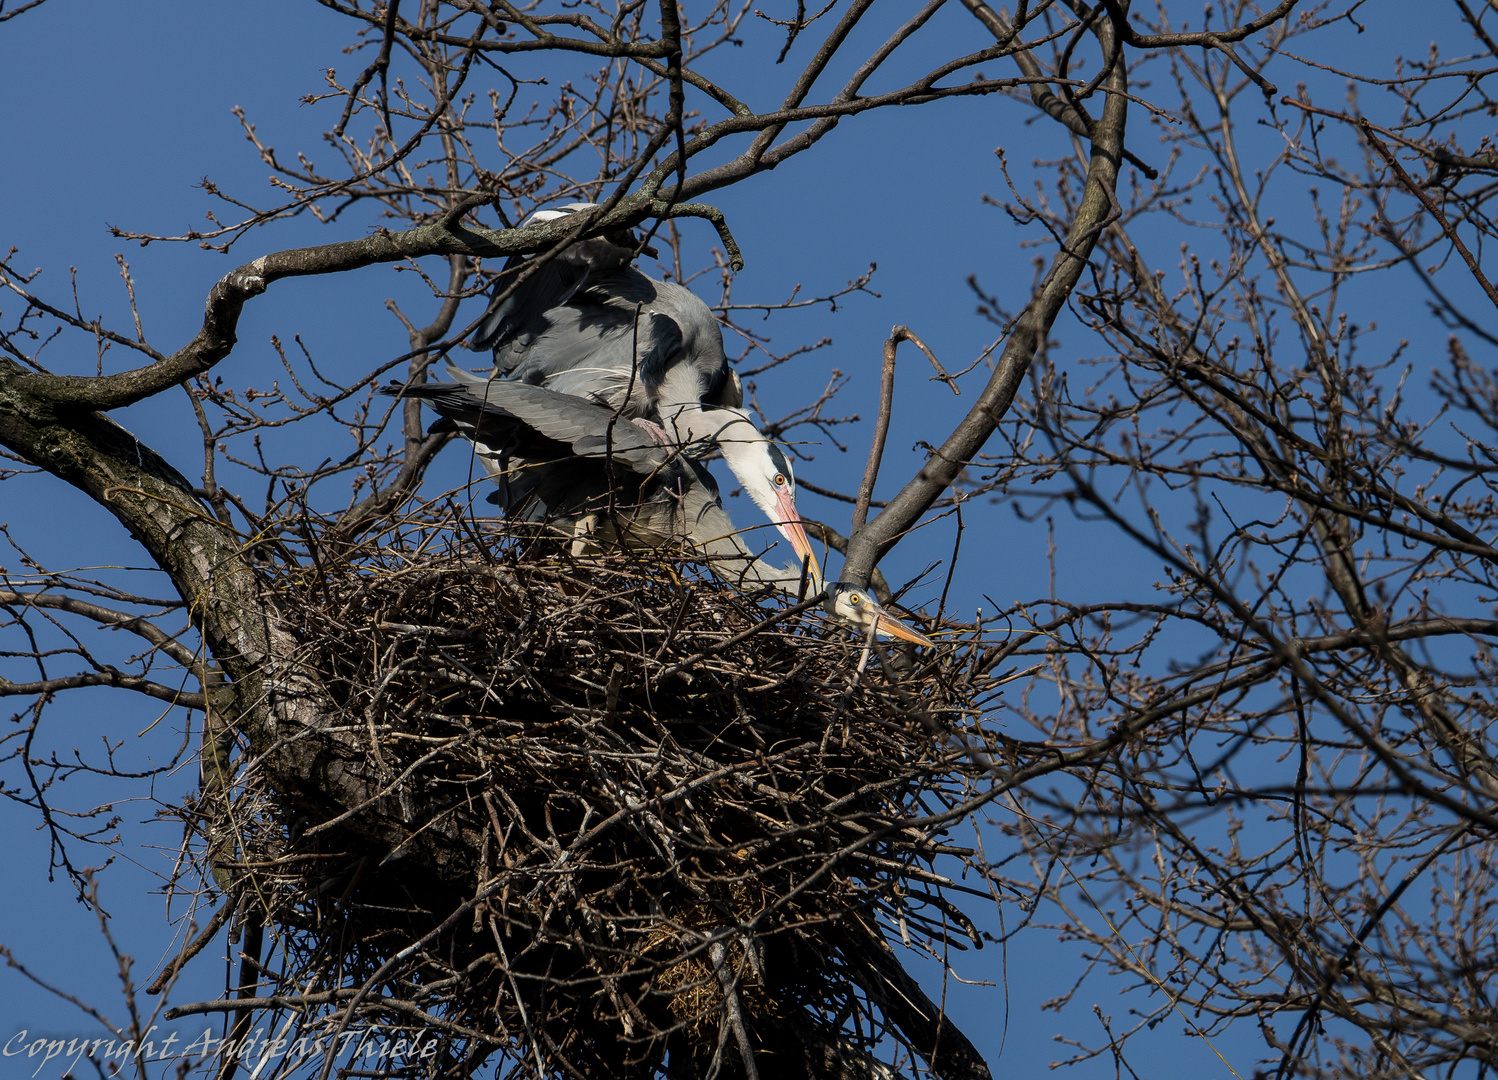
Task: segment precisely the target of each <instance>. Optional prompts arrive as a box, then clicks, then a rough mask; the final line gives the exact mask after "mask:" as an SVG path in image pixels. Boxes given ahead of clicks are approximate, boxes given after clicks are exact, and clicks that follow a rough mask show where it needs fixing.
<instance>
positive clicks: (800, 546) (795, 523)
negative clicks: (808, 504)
mask: <svg viewBox="0 0 1498 1080" xmlns="http://www.w3.org/2000/svg"><path fill="white" fill-rule="evenodd" d="M775 503H776V507H777V509H778V510H779V511H780V520H779V521H778V522H776V524H775V527H776V528H777V529H779V530H780V532H781V535H782V536H784V537H785V538H786V539H787V540H789V541H790V542H791V548H792V549H793V550H794V551H795V552H796V559H797V560H798V561H799V562H801V563H804V564H806V565H807V567H808V569H807V573H808V574H809V575H810V576H811V587H812V589H813V590H817V589H820V588H821V587H822V568H821V567H820V566H819V565H817V553H816V551H815V549H813V548H812V546H811V537H809V536H807V535H806V527H805V526H804V525H802V524H801V515H800V514H798V513H797V512H796V497H795V496H794V495H791V494H790V493H789V492H785V491H780V492H776V494H775Z"/></svg>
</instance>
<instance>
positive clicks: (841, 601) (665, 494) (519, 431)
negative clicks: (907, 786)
mask: <svg viewBox="0 0 1498 1080" xmlns="http://www.w3.org/2000/svg"><path fill="white" fill-rule="evenodd" d="M382 392H383V393H387V394H392V395H400V396H405V397H416V398H420V399H421V400H423V401H425V402H427V404H428V405H430V406H431V407H432V408H433V409H434V410H436V411H437V412H438V413H439V414H441V415H442V416H443V417H444V419H445V420H447V421H448V422H449V423H451V424H453V425H454V426H455V427H456V428H457V429H458V430H459V431H460V432H462V434H463V435H465V436H466V437H467V438H468V439H469V440H471V441H472V442H473V444H474V447H475V451H476V453H477V454H478V455H479V457H480V460H482V461H483V462H484V464H485V467H486V469H488V470H489V471H490V472H491V473H492V474H494V475H496V477H497V478H498V479H499V480H500V481H501V483H500V490H499V492H497V493H496V494H497V495H498V496H499V498H497V499H496V500H495V501H497V502H499V503H500V505H501V506H502V507H503V508H504V510H505V512H506V514H507V516H510V517H512V518H516V519H519V520H531V521H546V522H549V523H550V524H552V525H553V526H554V527H557V528H559V529H560V530H561V531H563V532H564V534H567V535H572V536H574V537H579V536H582V535H587V536H590V537H592V538H594V539H595V540H600V541H603V542H609V543H618V544H620V545H622V546H625V547H637V548H639V547H659V546H662V545H664V544H668V543H679V544H684V545H686V546H689V547H691V548H692V549H694V550H695V551H697V552H699V553H700V554H701V555H702V556H703V557H704V558H705V559H706V560H707V562H708V564H709V566H710V567H711V569H712V570H713V572H714V573H715V574H717V575H718V576H719V577H721V578H723V579H725V580H727V581H730V582H733V583H734V584H737V585H739V586H740V587H750V586H760V585H766V586H771V587H774V588H777V589H781V590H784V591H786V592H789V593H791V594H793V595H801V594H803V593H804V592H805V590H806V589H807V588H810V590H811V591H812V592H817V591H821V590H822V589H823V588H824V585H823V582H822V579H821V572H820V569H819V568H818V567H817V563H816V558H815V554H814V553H813V551H812V548H811V543H810V540H809V539H808V538H807V536H806V530H805V529H804V527H802V525H801V520H800V517H799V515H796V514H795V508H794V503H791V504H790V507H789V510H788V518H787V520H783V521H781V522H779V523H778V525H777V527H778V528H780V529H781V531H782V532H784V533H785V534H786V536H787V538H788V539H790V540H791V543H792V546H793V547H794V548H795V550H796V553H797V554H798V555H799V556H800V557H801V560H802V561H801V565H800V566H789V567H773V566H770V565H768V564H767V563H765V562H764V561H763V560H762V559H760V558H759V557H758V556H756V555H755V554H754V553H753V552H752V551H750V550H749V548H748V547H747V546H746V545H745V544H744V542H743V540H742V539H741V538H740V530H738V529H737V528H736V527H735V526H734V524H733V522H732V520H731V519H730V518H729V517H728V514H727V513H726V512H725V511H724V509H723V504H722V501H721V499H720V498H719V494H718V485H717V484H716V483H715V482H714V481H713V478H712V475H711V474H710V473H709V472H708V471H707V468H706V467H705V466H704V465H703V464H702V463H701V462H700V461H698V460H697V457H698V456H699V455H700V453H701V452H702V451H704V450H706V449H707V444H708V443H709V442H710V441H714V440H717V442H718V445H719V446H720V447H722V448H723V449H724V457H725V459H727V460H729V461H730V463H732V461H733V458H731V457H729V454H730V453H731V452H732V451H730V450H729V447H734V446H735V445H736V440H734V439H732V438H728V441H727V442H726V443H725V442H724V441H722V440H723V439H724V438H725V437H726V435H727V433H726V432H724V431H723V430H721V429H719V430H716V431H715V432H714V433H712V434H710V435H707V436H705V437H702V438H692V437H690V435H689V437H688V438H685V439H680V440H679V441H673V440H671V439H670V438H663V437H662V434H663V431H662V429H661V428H659V427H658V426H657V425H654V424H651V423H650V422H649V421H644V420H640V419H635V420H624V419H621V418H620V417H619V416H618V415H617V414H616V413H614V412H613V411H611V410H610V409H608V408H607V407H605V406H603V405H600V404H597V403H595V402H591V401H586V400H584V399H582V398H579V397H574V396H572V395H570V394H563V393H559V392H557V391H554V390H550V389H547V388H546V387H543V386H532V385H528V384H526V383H518V382H512V381H509V380H488V381H480V382H477V383H464V382H457V383H425V384H421V385H417V386H409V387H401V386H391V387H387V388H385V389H384V390H383V391H382ZM703 411H704V412H705V411H708V410H703ZM698 415H700V413H699V414H698ZM751 430H753V429H752V426H751ZM672 431H673V432H674V433H675V434H677V435H678V436H679V435H680V434H681V429H680V428H679V427H673V429H672ZM755 434H757V432H756V433H755ZM745 442H746V443H749V444H750V445H752V443H753V440H751V439H749V438H748V437H747V436H746V437H745ZM760 442H761V443H764V440H763V437H762V436H761V437H760ZM764 445H768V444H767V443H764ZM495 447H503V448H504V449H503V450H498V451H497V450H495V449H494V448H495ZM751 475H756V474H753V473H751ZM774 483H775V481H774V478H770V479H769V480H768V481H766V482H764V483H763V484H762V487H763V488H764V490H765V491H766V492H773V491H774V490H775V488H774V486H773V485H774ZM747 487H748V485H747V484H746V488H747ZM749 490H750V494H751V496H752V495H754V490H753V489H752V488H751V489H749ZM757 501H758V500H757ZM761 505H762V506H764V505H765V504H764V503H761ZM803 567H804V570H803ZM826 592H827V605H826V606H827V610H828V612H829V613H830V614H831V615H832V616H833V618H835V619H836V620H837V621H839V622H841V623H843V624H845V625H848V626H850V627H852V628H853V629H855V630H858V631H862V632H869V631H872V632H874V633H877V634H883V635H888V636H893V637H897V638H900V639H902V640H905V641H909V642H912V643H914V644H918V645H932V644H934V643H933V642H932V641H931V640H930V639H929V638H927V637H925V636H924V635H922V634H920V633H918V632H917V631H915V630H913V629H911V628H910V627H909V626H907V625H905V624H904V623H903V622H901V621H900V620H899V619H897V618H895V617H894V616H893V615H890V614H889V613H888V612H886V611H885V610H884V609H883V608H882V607H880V605H879V604H877V603H876V602H875V601H874V599H873V597H872V596H870V595H869V594H868V593H867V592H866V591H865V590H863V589H860V588H857V587H855V586H853V585H850V584H848V583H845V582H837V583H835V584H833V585H831V586H827V587H826Z"/></svg>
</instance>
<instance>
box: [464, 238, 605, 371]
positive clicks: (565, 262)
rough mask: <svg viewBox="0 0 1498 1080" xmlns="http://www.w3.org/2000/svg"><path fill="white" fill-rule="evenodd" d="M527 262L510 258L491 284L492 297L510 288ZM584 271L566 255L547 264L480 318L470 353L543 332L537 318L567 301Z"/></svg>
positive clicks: (582, 265) (585, 268) (523, 258)
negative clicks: (492, 287) (481, 319)
mask: <svg viewBox="0 0 1498 1080" xmlns="http://www.w3.org/2000/svg"><path fill="white" fill-rule="evenodd" d="M530 261H531V259H530V258H529V257H528V256H525V255H512V256H510V258H509V259H508V260H507V261H506V262H505V265H504V269H503V270H501V271H500V274H499V280H498V281H497V282H495V285H494V294H495V295H496V296H497V295H499V294H500V293H502V292H504V291H505V290H506V289H508V288H510V286H511V284H512V283H513V282H514V281H515V279H516V277H518V276H519V275H520V272H521V271H522V270H523V269H525V267H526V266H527V265H528V264H529V263H530ZM588 271H589V267H588V265H587V264H586V263H585V262H582V261H580V260H578V259H569V258H567V257H566V253H563V254H562V255H558V256H556V257H555V258H553V259H551V260H549V261H548V262H547V263H546V264H545V265H543V266H541V267H540V268H539V269H537V270H536V271H535V272H534V273H532V274H531V276H530V277H528V278H526V279H525V281H523V282H521V283H520V285H519V286H518V287H517V288H516V289H515V291H514V292H512V293H511V294H510V295H509V296H508V297H506V298H505V299H504V300H502V301H501V302H500V303H499V304H498V306H496V307H495V308H494V309H493V310H492V311H490V312H489V313H488V314H486V315H485V316H484V320H483V322H481V323H479V325H478V329H477V330H475V331H474V332H473V337H472V338H470V339H469V341H468V347H469V348H470V349H472V350H473V351H474V352H482V351H484V350H486V349H494V350H498V349H501V348H504V347H505V346H507V345H509V344H510V343H511V342H512V341H514V340H516V339H519V340H522V341H523V340H527V339H529V338H531V337H534V336H535V335H536V334H538V333H541V332H542V331H543V330H544V329H545V323H544V322H542V321H541V319H540V316H541V314H542V313H543V312H545V311H546V310H547V309H548V308H553V307H556V306H557V305H558V304H565V303H566V302H567V301H568V300H570V299H571V298H572V294H573V293H575V292H576V291H577V288H578V286H579V285H581V284H582V283H583V282H584V281H585V280H586V279H587V277H588Z"/></svg>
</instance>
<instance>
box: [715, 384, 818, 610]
mask: <svg viewBox="0 0 1498 1080" xmlns="http://www.w3.org/2000/svg"><path fill="white" fill-rule="evenodd" d="M722 411H723V412H729V411H733V410H727V409H725V410H722ZM731 426H732V427H733V428H734V429H737V430H733V431H727V430H725V431H724V432H723V433H722V434H721V435H720V436H719V439H718V446H719V448H720V449H721V450H722V451H723V458H724V460H725V461H727V462H728V467H729V468H730V469H732V470H733V474H734V476H736V477H738V480H739V483H741V484H743V485H744V490H745V491H747V492H748V493H749V497H750V498H751V499H753V500H754V502H755V504H756V505H757V506H758V507H759V508H760V509H761V510H763V511H764V512H765V516H766V517H768V518H769V519H770V520H771V521H772V522H774V523H775V527H776V528H777V529H779V530H780V534H781V535H782V536H784V537H785V538H786V539H787V540H788V541H790V544H791V548H792V549H793V550H794V551H795V552H796V558H797V559H798V560H800V562H801V563H802V564H803V565H805V566H806V567H807V573H808V574H809V575H810V577H811V582H812V587H813V588H815V589H820V588H821V587H822V568H821V566H819V565H818V564H817V553H816V551H815V549H813V547H812V546H811V537H809V536H807V535H806V526H805V525H803V524H802V523H801V515H800V513H799V512H798V511H797V510H796V474H795V472H794V471H793V470H792V469H791V460H790V458H788V457H787V456H786V455H785V452H784V451H782V450H781V449H780V447H778V446H776V445H775V444H774V443H772V442H771V441H770V440H769V439H766V438H765V437H764V435H762V434H760V432H759V430H758V429H757V428H755V427H754V425H753V424H751V423H749V421H748V419H747V418H745V419H744V420H743V422H742V423H735V424H733V425H731Z"/></svg>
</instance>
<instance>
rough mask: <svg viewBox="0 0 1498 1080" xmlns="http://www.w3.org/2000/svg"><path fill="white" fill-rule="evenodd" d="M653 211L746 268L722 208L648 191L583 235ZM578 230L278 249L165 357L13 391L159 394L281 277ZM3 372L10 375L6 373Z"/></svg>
mask: <svg viewBox="0 0 1498 1080" xmlns="http://www.w3.org/2000/svg"><path fill="white" fill-rule="evenodd" d="M651 216H662V217H701V218H706V219H707V220H708V221H710V222H712V224H713V226H714V227H715V228H716V229H717V230H718V233H719V236H720V238H722V239H723V242H724V244H725V246H726V247H727V248H728V254H729V257H730V259H731V260H732V261H734V262H735V263H736V265H735V269H741V268H742V267H743V258H742V256H740V255H739V254H738V245H737V244H735V243H734V242H733V235H732V234H731V233H730V232H729V231H728V227H727V225H726V223H725V222H724V220H723V214H722V212H721V211H719V210H718V209H717V208H716V207H712V206H704V205H702V204H697V203H672V202H670V201H669V200H663V199H651V198H647V197H646V196H644V195H639V194H635V195H626V196H625V197H624V198H622V199H620V200H619V204H618V206H616V207H615V208H614V209H613V210H612V211H610V212H609V213H607V214H602V215H595V218H596V220H595V221H593V222H592V223H591V224H590V225H589V226H588V229H587V231H586V232H585V233H583V234H581V235H582V236H587V235H594V234H597V233H602V232H612V231H615V230H620V229H628V228H633V227H634V226H635V225H637V224H639V223H640V222H641V221H644V220H645V219H646V218H648V217H651ZM576 230H577V222H576V220H575V215H573V216H571V217H570V218H568V219H563V220H561V221H552V222H540V223H538V224H535V225H527V226H525V227H524V228H520V229H506V230H493V229H481V228H478V227H469V226H466V225H464V224H462V223H461V222H460V221H453V220H447V218H446V217H445V218H444V219H443V220H439V221H437V222H435V223H433V224H430V225H419V226H417V227H416V228H414V229H406V230H404V231H402V232H388V231H381V232H378V233H375V234H374V235H372V236H366V237H363V238H361V239H358V240H345V241H342V242H340V243H336V244H322V245H319V246H317V247H308V248H292V249H290V250H287V251H277V252H273V253H271V254H269V255H262V256H260V258H258V259H255V260H253V261H251V262H248V263H245V264H244V265H243V266H241V267H239V269H237V270H233V271H231V272H230V273H228V274H226V275H224V277H223V278H221V279H220V280H219V281H218V282H217V284H215V285H214V286H213V289H212V290H211V291H210V292H209V294H208V305H207V310H206V311H205V312H204V315H203V326H202V329H200V330H199V331H198V333H197V336H196V337H194V338H193V339H192V341H190V342H189V343H188V344H187V345H185V346H184V347H183V348H181V349H179V350H178V351H177V352H175V353H173V354H172V355H170V356H168V357H166V358H165V359H164V360H161V361H158V362H156V363H154V364H149V365H147V366H146V367H142V368H136V369H135V370H133V371H125V372H121V373H119V374H117V375H105V376H85V375H50V374H48V375H42V374H33V373H28V372H21V373H19V374H15V375H13V376H12V377H11V379H10V380H9V381H10V384H11V386H12V388H13V389H14V390H15V391H17V392H20V393H23V394H27V395H30V396H33V397H36V398H40V399H45V400H47V401H49V402H51V403H53V404H54V405H57V406H71V407H75V408H87V409H118V408H122V407H124V406H126V405H132V404H134V403H135V402H137V401H142V400H144V399H145V398H148V397H151V396H152V395H153V394H158V393H160V392H161V391H163V390H165V389H167V388H168V387H171V386H175V385H176V384H178V383H180V382H183V381H184V380H187V379H190V378H192V377H193V376H195V375H201V374H202V373H203V372H205V371H208V370H209V369H211V368H212V367H213V366H214V365H215V364H217V363H218V362H219V361H221V360H223V359H224V357H226V356H228V355H229V353H230V351H231V350H232V349H233V348H234V345H235V342H236V341H237V340H238V339H237V337H236V335H235V331H236V328H237V326H238V323H239V314H240V311H241V310H242V309H243V308H244V305H245V302H246V301H247V300H249V299H251V298H252V297H255V296H259V295H260V294H261V293H263V292H265V290H266V289H267V288H268V287H269V286H270V285H271V284H272V283H273V282H275V281H278V280H280V279H281V278H287V277H307V276H310V275H314V274H336V273H343V272H345V271H349V270H357V269H360V268H362V267H365V266H373V265H375V264H377V263H390V262H401V261H404V260H406V259H418V258H424V257H426V256H429V255H473V256H479V257H482V258H493V257H496V256H509V255H517V254H526V253H530V252H534V251H539V250H541V249H543V248H546V247H549V246H550V245H551V244H554V243H556V242H557V241H559V240H561V239H562V238H563V237H564V236H567V235H568V234H570V233H572V232H574V231H576ZM0 377H3V376H0Z"/></svg>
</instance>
